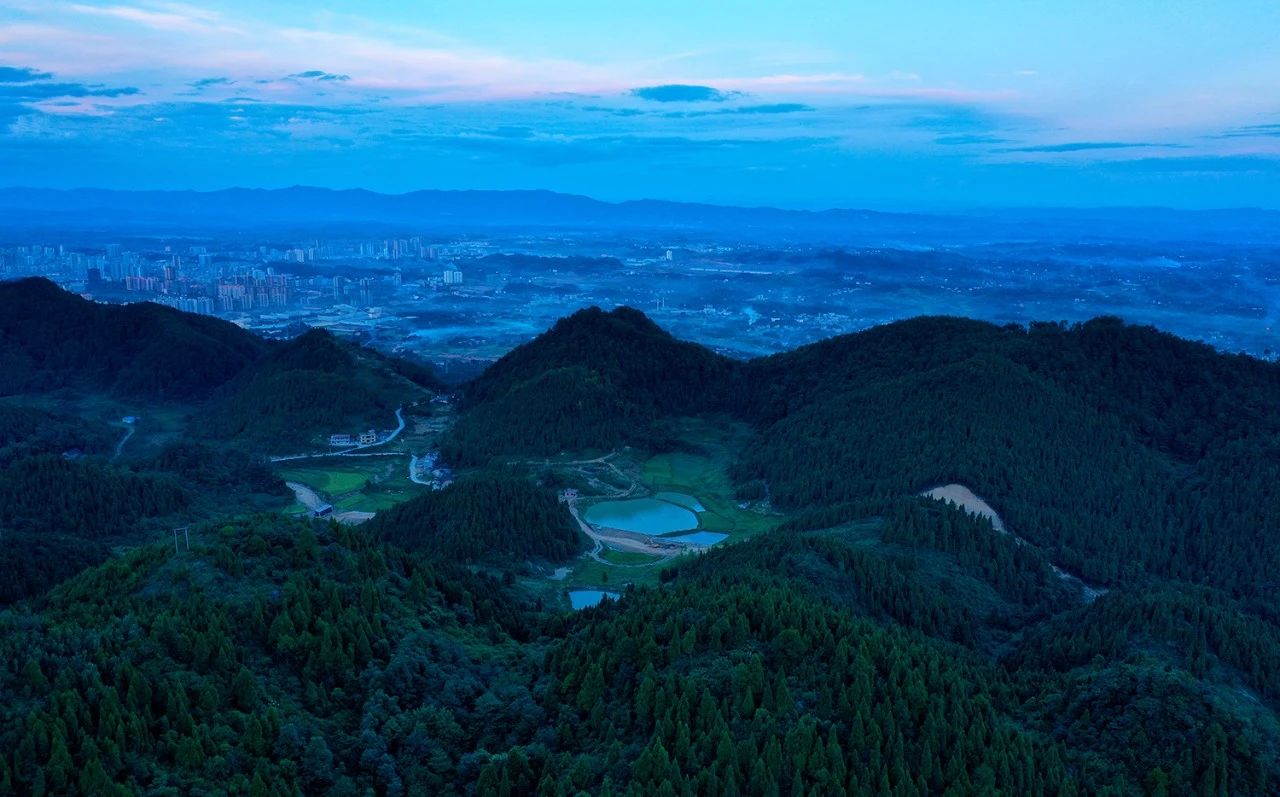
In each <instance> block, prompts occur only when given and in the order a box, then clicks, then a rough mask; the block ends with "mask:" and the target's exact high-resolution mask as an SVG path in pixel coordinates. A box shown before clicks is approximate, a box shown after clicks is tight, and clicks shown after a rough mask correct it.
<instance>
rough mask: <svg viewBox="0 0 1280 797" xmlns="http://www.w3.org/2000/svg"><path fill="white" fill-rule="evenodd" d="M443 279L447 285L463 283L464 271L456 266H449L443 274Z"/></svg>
mask: <svg viewBox="0 0 1280 797" xmlns="http://www.w3.org/2000/svg"><path fill="white" fill-rule="evenodd" d="M441 281H443V282H444V284H445V285H461V284H462V272H461V271H459V270H457V269H456V268H447V269H445V270H444V273H443V274H442V275H441Z"/></svg>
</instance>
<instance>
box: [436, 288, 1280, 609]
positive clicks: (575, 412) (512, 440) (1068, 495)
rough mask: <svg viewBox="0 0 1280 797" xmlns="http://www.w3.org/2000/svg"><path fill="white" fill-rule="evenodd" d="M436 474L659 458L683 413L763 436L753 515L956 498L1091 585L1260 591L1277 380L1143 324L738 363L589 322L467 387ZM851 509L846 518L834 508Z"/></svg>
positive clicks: (989, 327) (610, 318) (964, 328)
mask: <svg viewBox="0 0 1280 797" xmlns="http://www.w3.org/2000/svg"><path fill="white" fill-rule="evenodd" d="M465 397H466V398H465V401H464V403H463V410H464V411H463V414H462V417H461V418H460V420H459V422H458V424H457V426H456V427H455V428H454V431H453V434H452V435H451V437H450V438H449V439H448V440H447V442H446V447H445V453H446V456H448V457H449V458H451V459H453V460H455V461H458V462H462V463H464V464H479V463H483V462H485V461H487V460H488V459H489V458H491V457H494V456H501V455H507V456H509V457H512V458H516V457H519V456H527V457H543V456H548V455H554V454H557V453H559V452H562V451H577V452H581V451H586V450H609V449H612V448H617V447H619V446H622V445H633V446H639V447H645V448H649V449H651V450H660V449H663V448H669V447H670V446H671V445H673V444H675V443H676V441H673V440H672V439H670V438H669V437H668V436H667V435H666V432H667V430H668V428H669V427H668V426H667V422H668V421H669V420H670V419H672V418H673V417H675V416H679V415H690V414H706V413H723V414H729V415H733V416H736V417H738V418H740V419H741V420H743V421H746V422H748V423H749V424H751V425H752V426H753V427H754V429H755V439H754V441H753V442H752V443H751V444H750V445H748V446H746V448H745V450H744V453H743V454H742V456H741V458H740V460H739V461H738V462H737V464H736V466H735V467H734V474H733V475H734V476H735V478H736V480H737V481H738V482H739V483H740V484H741V485H742V489H743V490H744V493H743V494H744V497H747V496H762V495H764V494H765V492H766V491H767V494H768V495H769V497H770V498H771V499H772V501H773V503H774V505H775V506H777V507H779V508H781V509H785V510H789V511H813V510H815V509H818V508H824V511H825V513H826V514H825V515H824V517H831V516H833V515H832V512H835V513H836V514H837V515H838V514H839V513H840V512H841V511H843V512H844V513H845V514H846V515H854V514H857V512H858V511H860V510H858V509H856V508H855V505H856V504H858V502H863V501H867V500H874V501H880V500H884V499H890V498H894V497H898V496H903V495H912V494H915V493H918V492H921V491H923V490H926V489H929V488H931V487H934V486H937V485H943V484H949V483H958V484H962V485H965V486H967V487H968V488H970V489H971V490H973V491H975V492H976V493H977V494H978V495H980V496H983V497H984V498H986V499H987V500H988V501H989V502H990V503H991V505H992V506H993V507H994V508H995V509H996V510H997V511H998V512H999V513H1000V514H1001V515H1003V516H1004V519H1005V521H1006V522H1007V523H1008V524H1009V526H1010V527H1011V528H1012V529H1014V531H1015V532H1016V533H1017V534H1019V535H1020V536H1022V537H1024V538H1026V539H1027V540H1029V541H1031V542H1032V543H1034V544H1036V545H1037V546H1038V547H1040V548H1041V549H1042V550H1043V551H1044V552H1045V553H1046V554H1047V555H1048V556H1049V557H1050V559H1051V560H1052V561H1053V562H1054V563H1055V564H1057V565H1058V566H1060V567H1063V568H1065V569H1067V570H1068V571H1069V572H1072V573H1074V574H1077V575H1079V576H1081V577H1083V578H1084V579H1085V580H1086V581H1090V582H1093V583H1096V584H1099V585H1110V586H1114V585H1119V584H1122V583H1136V582H1139V581H1142V580H1143V579H1147V578H1174V579H1179V580H1184V581H1188V582H1191V583H1196V584H1204V585H1208V586H1212V587H1215V588H1218V589H1224V590H1226V591H1228V592H1230V593H1232V594H1234V595H1237V596H1251V595H1258V594H1261V592H1263V591H1265V590H1267V589H1269V587H1268V586H1267V585H1268V584H1270V583H1272V582H1273V581H1274V579H1273V578H1272V577H1271V576H1268V575H1267V573H1269V572H1276V571H1280V545H1276V540H1275V539H1273V535H1274V530H1275V529H1278V528H1280V400H1278V397H1280V365H1277V364H1275V363H1269V362H1264V361H1262V360H1258V359H1254V358H1250V357H1247V356H1243V355H1239V356H1236V355H1227V354H1223V353H1220V352H1217V351H1215V350H1214V349H1212V348H1211V347H1209V346H1206V345H1204V344H1200V343H1194V342H1191V341H1186V340H1182V339H1179V338H1176V337H1174V336H1172V335H1169V334H1166V333H1162V332H1159V331H1156V330H1155V329H1152V328H1150V327H1140V326H1133V325H1128V324H1125V323H1124V322H1122V321H1120V320H1119V319H1115V318H1098V319H1095V320H1093V321H1090V322H1087V323H1084V324H1075V325H1061V324H1050V323H1041V324H1032V325H1031V326H1030V327H1021V326H1012V325H1011V326H1005V327H1001V326H996V325H993V324H988V323H983V322H978V321H971V320H966V319H960V318H947V317H923V318H917V319H912V320H908V321H902V322H897V323H893V324H888V325H884V326H881V327H876V328H874V329H870V330H867V331H865V332H861V333H857V334H853V335H846V336H842V337H838V338H833V339H831V340H827V341H824V342H821V343H817V344H813V345H810V346H806V347H803V348H800V349H797V350H795V351H791V352H787V353H784V354H779V355H776V356H772V357H767V358H760V359H756V360H751V361H748V362H736V361H732V360H728V359H726V358H723V357H719V356H717V355H715V354H714V353H713V352H711V351H709V350H707V349H705V348H702V347H699V346H696V345H694V344H691V343H687V342H681V341H677V340H675V339H674V338H672V337H671V336H670V335H668V334H667V333H665V332H663V331H662V330H661V329H660V328H658V327H657V326H656V325H655V324H653V322H652V321H650V320H649V319H648V318H646V317H645V316H644V315H643V314H642V313H640V312H638V311H636V310H631V309H628V308H620V309H618V310H614V311H612V312H604V311H601V310H599V309H595V308H593V309H590V310H584V311H581V312H579V313H576V314H574V315H573V316H570V317H568V318H566V319H563V320H562V321H560V322H559V323H558V324H557V325H556V326H555V327H553V328H552V329H551V330H549V331H548V332H546V333H545V334H543V335H541V336H539V337H538V338H537V339H535V340H534V341H532V342H530V343H528V344H526V345H525V346H522V347H520V348H518V349H516V350H514V351H512V352H511V353H510V354H508V355H507V356H506V357H504V358H503V359H502V360H500V361H499V362H498V363H496V364H495V365H494V366H492V367H491V368H490V369H489V370H488V371H486V372H485V374H483V375H482V376H481V377H479V378H478V379H476V380H475V381H474V382H472V383H471V384H470V385H468V386H467V387H466V388H465ZM842 506H844V507H846V509H844V510H839V507H842Z"/></svg>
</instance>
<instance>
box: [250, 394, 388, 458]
mask: <svg viewBox="0 0 1280 797" xmlns="http://www.w3.org/2000/svg"><path fill="white" fill-rule="evenodd" d="M404 427H405V422H404V407H396V428H395V429H394V430H393V431H392V432H391V434H389V435H387V437H386V439H385V440H379V441H378V442H376V443H364V444H362V445H357V446H352V447H351V448H348V449H346V450H344V451H338V452H333V451H326V452H324V453H320V454H290V455H289V456H284V457H269V459H270V460H271V461H272V462H288V461H290V460H295V459H316V458H318V457H349V456H352V455H354V454H356V453H357V452H363V451H367V450H368V449H370V448H377V447H378V446H385V445H386V444H387V443H390V442H391V441H392V440H395V439H396V438H397V437H399V436H400V433H401V432H403V431H404Z"/></svg>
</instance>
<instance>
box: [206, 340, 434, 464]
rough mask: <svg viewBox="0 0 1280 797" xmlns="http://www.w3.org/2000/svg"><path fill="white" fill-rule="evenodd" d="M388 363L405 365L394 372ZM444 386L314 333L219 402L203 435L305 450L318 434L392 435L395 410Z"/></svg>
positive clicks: (249, 372) (239, 381)
mask: <svg viewBox="0 0 1280 797" xmlns="http://www.w3.org/2000/svg"><path fill="white" fill-rule="evenodd" d="M388 363H399V364H398V365H395V366H394V367H392V366H390V365H388ZM433 387H439V385H438V383H436V382H434V379H433V377H431V375H430V374H429V372H427V371H425V370H424V369H423V368H422V367H421V366H414V365H413V364H411V363H408V362H402V361H396V360H391V359H390V358H386V357H383V356H381V355H378V354H376V353H374V352H370V351H366V350H363V349H360V348H359V347H356V346H352V345H350V344H346V343H343V342H342V341H339V340H338V339H337V338H335V337H334V336H333V335H331V334H329V333H328V332H326V331H324V330H320V329H313V330H310V331H308V332H306V333H304V334H302V335H300V336H298V337H297V338H294V339H293V340H290V341H286V342H284V343H282V344H280V345H279V346H277V347H275V348H274V349H273V350H272V351H271V352H270V353H268V354H267V355H266V356H264V357H262V358H261V359H259V360H258V361H257V362H255V363H253V364H252V365H250V366H249V367H247V368H246V369H245V370H244V371H243V372H241V373H240V374H239V375H238V376H237V377H236V378H235V379H234V380H233V381H232V382H231V383H230V384H228V385H227V386H226V388H225V389H224V390H223V391H222V393H221V395H218V396H216V397H215V398H214V401H213V405H212V407H211V408H210V411H209V413H208V418H207V421H206V422H205V423H203V424H202V425H201V428H200V432H201V434H202V435H203V436H205V437H207V438H210V439H214V440H237V441H247V442H250V443H254V444H261V445H266V446H276V447H277V448H276V450H288V449H280V448H279V447H280V446H294V447H299V446H306V445H307V444H308V443H309V442H311V443H314V442H315V437H316V436H317V434H320V435H325V434H329V433H334V432H346V433H352V432H355V431H357V430H363V429H367V428H378V429H384V428H387V427H388V425H389V424H393V423H394V422H395V411H396V408H397V407H400V406H402V405H404V404H408V403H411V402H414V401H418V400H421V399H424V398H428V397H429V396H430V393H428V392H427V389H428V388H433Z"/></svg>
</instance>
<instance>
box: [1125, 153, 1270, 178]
mask: <svg viewBox="0 0 1280 797" xmlns="http://www.w3.org/2000/svg"><path fill="white" fill-rule="evenodd" d="M1107 168H1109V169H1111V170H1115V171H1124V172H1133V173H1141V174H1149V173H1150V174H1160V175H1165V176H1178V175H1203V176H1213V175H1241V174H1245V175H1267V176H1275V175H1280V157H1266V156H1263V155H1189V156H1180V157H1166V158H1135V159H1133V160H1122V161H1114V162H1112V163H1110V164H1108V166H1107Z"/></svg>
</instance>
